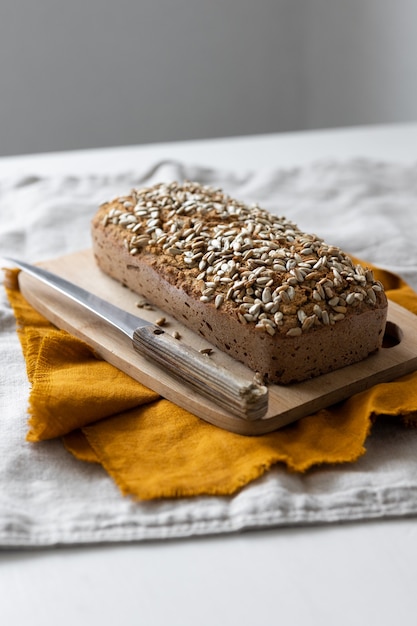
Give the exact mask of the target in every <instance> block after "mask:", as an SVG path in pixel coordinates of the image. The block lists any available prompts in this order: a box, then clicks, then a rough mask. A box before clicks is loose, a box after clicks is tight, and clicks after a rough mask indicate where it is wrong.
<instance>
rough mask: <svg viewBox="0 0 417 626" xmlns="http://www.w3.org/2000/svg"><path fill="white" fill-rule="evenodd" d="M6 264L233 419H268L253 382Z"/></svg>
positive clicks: (157, 330)
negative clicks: (94, 320) (116, 335)
mask: <svg viewBox="0 0 417 626" xmlns="http://www.w3.org/2000/svg"><path fill="white" fill-rule="evenodd" d="M5 260H6V261H7V262H9V263H12V264H14V265H15V266H16V267H17V268H19V269H21V270H23V271H24V272H26V273H27V274H29V275H31V276H33V277H34V278H36V279H38V280H40V281H41V282H43V283H45V284H46V285H48V286H49V287H52V288H53V289H54V290H56V291H57V292H59V293H60V294H61V295H63V296H65V297H66V298H69V299H70V300H72V301H73V302H75V303H77V304H78V305H80V306H81V307H83V308H84V309H85V310H88V311H89V312H90V313H93V314H94V315H96V316H97V317H99V318H100V319H101V320H103V321H104V322H105V323H107V324H109V325H111V326H113V327H114V328H116V329H117V330H118V331H119V332H120V333H122V334H124V335H126V336H127V337H129V339H130V340H131V342H132V347H133V349H134V350H135V351H136V352H138V353H139V354H141V355H142V356H144V357H146V358H148V359H150V360H152V361H154V362H156V363H157V364H159V365H161V366H162V367H163V368H164V369H165V370H166V371H168V372H169V373H170V374H171V375H172V376H173V377H174V378H175V379H176V380H179V381H180V382H185V383H187V385H189V386H190V387H191V388H192V389H193V390H194V391H196V392H197V393H199V394H202V395H203V396H205V397H206V398H209V399H210V400H212V401H214V402H215V403H216V404H219V405H221V406H222V407H224V408H225V409H226V410H228V411H230V412H231V413H232V414H233V415H235V416H237V417H240V418H243V419H247V420H257V419H260V418H262V417H263V416H264V415H265V414H266V411H267V408H268V390H267V388H266V387H265V386H264V385H261V384H259V383H258V382H256V380H255V379H253V380H251V381H248V380H247V379H245V378H242V377H241V376H239V375H237V374H235V373H233V372H230V371H229V370H227V369H226V368H225V367H222V366H219V365H218V364H215V363H213V362H212V361H211V359H210V357H208V356H207V355H204V354H201V353H200V352H198V350H195V349H194V348H192V347H191V346H189V345H186V344H185V343H184V342H182V341H179V340H178V339H175V338H174V337H171V335H169V334H168V333H166V332H165V331H164V330H163V329H162V328H161V327H160V326H157V325H156V324H153V323H152V322H149V321H148V320H144V319H142V318H140V317H137V316H136V315H132V314H131V313H129V312H127V311H124V310H123V309H120V308H119V307H117V306H115V305H113V304H111V303H110V302H107V301H106V300H103V299H102V298H100V297H98V296H96V295H95V294H93V293H91V292H89V291H87V290H85V289H83V288H82V287H79V286H78V285H75V284H74V283H71V282H70V281H68V280H66V279H64V278H62V277H61V276H58V275H57V274H53V273H52V272H49V271H48V270H46V269H43V268H41V267H39V266H36V265H30V264H29V263H26V262H24V261H20V260H18V259H14V258H11V257H7V258H6V259H5Z"/></svg>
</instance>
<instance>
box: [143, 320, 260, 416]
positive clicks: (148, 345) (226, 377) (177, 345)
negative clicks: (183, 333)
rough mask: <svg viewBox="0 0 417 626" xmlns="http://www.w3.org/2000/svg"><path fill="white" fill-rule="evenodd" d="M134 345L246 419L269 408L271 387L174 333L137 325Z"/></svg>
mask: <svg viewBox="0 0 417 626" xmlns="http://www.w3.org/2000/svg"><path fill="white" fill-rule="evenodd" d="M133 347H134V349H135V350H136V351H137V352H138V353H139V354H141V355H143V356H146V357H148V358H150V359H151V360H152V361H155V362H157V363H158V364H159V365H162V366H163V367H164V369H165V370H168V371H169V373H170V374H171V375H172V376H174V377H175V378H176V379H178V380H179V381H180V382H186V383H188V384H189V385H190V386H191V387H192V388H193V389H194V390H195V391H196V392H197V393H200V394H202V395H204V396H205V397H207V398H209V399H210V400H213V401H215V402H216V404H219V405H221V406H223V407H224V408H225V409H227V410H229V411H230V412H231V413H233V414H234V415H237V416H238V417H241V418H244V419H247V420H257V419H260V418H261V417H263V416H264V415H265V413H266V411H267V408H268V390H267V388H266V387H265V386H264V385H260V384H258V383H256V382H255V381H248V380H245V379H244V378H241V377H239V376H237V375H234V374H233V373H231V372H229V371H228V370H226V369H225V368H224V367H222V366H219V365H216V364H215V363H213V361H211V359H210V356H208V355H207V354H202V353H201V352H198V351H197V350H195V349H194V348H192V347H190V346H188V345H185V344H183V343H182V342H181V341H179V340H178V339H175V338H174V337H171V335H169V334H168V333H166V332H165V331H164V330H163V329H162V328H160V327H159V326H152V325H151V326H144V327H142V328H137V329H136V330H135V332H134V334H133Z"/></svg>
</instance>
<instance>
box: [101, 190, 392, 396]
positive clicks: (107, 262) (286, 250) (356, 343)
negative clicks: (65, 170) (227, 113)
mask: <svg viewBox="0 0 417 626" xmlns="http://www.w3.org/2000/svg"><path fill="white" fill-rule="evenodd" d="M92 241H93V250H94V254H95V258H96V261H97V263H98V265H99V267H100V268H101V269H102V270H103V272H105V273H106V274H108V275H110V276H112V277H113V278H115V279H116V280H117V281H119V282H121V283H123V284H124V285H126V286H127V287H129V288H130V289H131V290H133V291H134V292H137V293H139V294H141V295H143V296H144V297H145V298H146V299H147V300H149V301H150V302H152V303H153V304H155V305H156V306H158V307H159V308H161V309H162V310H164V311H165V312H167V313H169V314H171V315H172V316H174V317H175V318H176V319H178V320H179V321H181V322H183V323H184V324H185V325H186V326H187V327H189V328H191V329H192V330H193V331H195V332H196V333H199V334H200V335H202V336H203V337H205V338H206V339H207V341H209V342H210V343H211V344H214V345H215V346H217V347H218V348H219V349H220V350H223V351H224V352H227V353H229V354H230V355H231V356H233V357H234V358H235V359H237V360H239V361H242V362H243V363H245V364H246V365H247V366H248V367H250V368H251V369H253V370H254V371H256V372H259V374H260V375H262V376H263V377H264V379H265V380H266V381H268V382H273V383H281V384H288V383H293V382H300V381H303V380H306V379H308V378H311V377H314V376H318V375H320V374H323V373H326V372H329V371H332V370H335V369H338V368H341V367H344V366H346V365H351V364H353V363H356V362H358V361H361V360H362V359H364V358H366V357H367V356H368V355H369V354H370V353H372V352H374V351H376V350H378V348H379V347H380V346H381V344H382V339H383V334H384V329H385V322H386V314H387V299H386V296H385V294H384V291H383V287H382V285H381V284H380V283H379V282H377V281H375V280H374V277H373V274H372V271H370V270H369V269H365V268H363V267H362V266H359V265H355V264H354V263H353V262H352V260H351V259H350V258H349V257H348V256H347V255H346V254H345V253H344V252H342V251H341V250H340V249H339V248H337V247H336V246H331V245H327V244H326V243H325V242H324V241H323V240H322V239H320V238H319V237H317V236H315V235H311V234H306V233H303V232H302V231H301V230H300V229H299V228H298V227H297V226H296V225H295V224H293V223H291V222H289V221H288V220H286V219H285V218H281V217H276V216H274V215H271V214H270V213H269V212H267V211H265V210H263V209H261V208H260V207H259V206H257V205H253V206H247V205H246V204H244V203H243V202H240V201H236V200H234V199H232V198H230V197H228V196H227V195H226V194H224V193H223V192H222V191H221V190H218V189H212V188H210V187H207V186H202V185H200V184H198V183H192V182H185V183H183V184H180V183H176V182H173V183H170V184H165V183H161V184H157V185H154V186H153V187H150V188H146V189H139V190H137V189H135V190H132V191H131V192H130V193H129V194H127V195H126V196H124V197H119V198H116V199H114V200H112V201H111V202H108V203H105V204H103V205H102V206H101V207H100V208H99V210H98V212H97V213H96V215H95V216H94V218H93V221H92Z"/></svg>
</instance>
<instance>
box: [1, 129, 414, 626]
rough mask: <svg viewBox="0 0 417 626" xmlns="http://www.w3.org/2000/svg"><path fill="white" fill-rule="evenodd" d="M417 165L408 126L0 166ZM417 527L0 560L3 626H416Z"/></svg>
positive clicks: (314, 530) (43, 170) (362, 526)
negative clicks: (359, 160) (365, 160)
mask: <svg viewBox="0 0 417 626" xmlns="http://www.w3.org/2000/svg"><path fill="white" fill-rule="evenodd" d="M351 157H371V158H373V159H380V160H389V161H394V162H400V163H401V162H402V163H417V124H406V125H401V126H391V127H364V128H352V129H343V130H331V131H320V132H309V133H289V134H282V135H280V134H277V135H263V136H259V137H240V138H231V139H216V140H205V141H192V142H181V143H170V144H152V145H147V146H138V147H135V146H132V147H126V148H123V147H121V148H113V149H106V150H103V149H100V150H90V151H77V152H68V153H57V154H45V155H29V156H22V157H10V158H7V157H3V158H1V159H0V176H4V175H8V174H10V175H14V174H19V175H20V174H21V173H31V174H48V173H79V172H89V173H94V172H118V171H126V170H129V169H131V168H132V167H135V168H143V167H147V166H148V165H151V164H152V163H153V162H154V161H156V160H158V159H161V158H166V159H176V160H181V161H183V162H185V163H194V164H199V165H208V166H215V167H223V168H228V169H230V170H235V171H242V170H243V171H246V170H248V169H254V168H267V169H269V168H271V167H280V166H283V167H287V166H289V167H291V166H296V165H304V164H307V163H309V162H312V161H315V160H317V159H335V158H336V159H345V158H351ZM416 580H417V519H402V520H396V521H390V520H384V521H376V522H366V523H363V522H361V523H354V524H341V525H331V526H327V527H326V526H320V527H308V528H296V529H294V528H288V529H285V528H284V529H283V528H280V529H277V530H268V531H261V530H258V531H251V532H246V533H242V534H236V535H228V536H219V537H204V538H195V539H186V540H181V541H165V542H150V543H140V544H129V545H111V546H109V545H105V546H94V547H72V548H62V549H61V548H54V549H46V550H44V549H43V550H30V551H29V550H25V551H17V550H6V551H2V552H0V620H1V623H2V624H7V625H9V624H10V625H15V624H19V625H20V624H24V623H27V624H30V625H31V626H38V625H41V624H42V625H43V626H49V625H52V624H53V625H56V624H60V625H61V626H67V625H70V624H71V626H73V625H74V624H100V626H110V625H114V624H118V623H120V624H123V626H130V625H136V624H143V625H146V626H154V625H155V626H156V625H158V626H159V625H161V626H162V625H175V626H176V625H178V626H188V625H191V624H192V625H193V626H205V625H209V624H210V625H211V624H219V625H222V624H227V625H228V626H234V625H239V626H249V625H250V626H253V625H257V624H262V625H264V626H269V625H272V624H274V625H275V624H285V626H291V625H293V624H294V625H297V626H299V625H301V624H308V625H310V624H311V625H317V626H319V625H320V626H327V625H329V626H330V625H331V626H334V625H337V626H344V625H349V626H351V625H352V624H354V625H355V626H358V625H362V624H369V625H370V624H378V625H379V626H388V625H391V624H398V625H401V626H408V625H409V624H410V625H411V624H412V625H415V624H416V623H417V617H416V600H415V581H416Z"/></svg>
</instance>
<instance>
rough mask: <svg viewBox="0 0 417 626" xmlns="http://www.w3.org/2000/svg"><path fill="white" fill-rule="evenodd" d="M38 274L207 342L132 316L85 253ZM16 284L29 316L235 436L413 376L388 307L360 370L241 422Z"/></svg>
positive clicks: (40, 289)
mask: <svg viewBox="0 0 417 626" xmlns="http://www.w3.org/2000/svg"><path fill="white" fill-rule="evenodd" d="M42 266H43V267H46V268H47V269H49V270H50V271H52V272H55V273H56V274H59V275H61V276H63V277H64V278H66V279H67V280H70V281H72V282H73V283H76V284H78V285H80V286H81V287H84V289H87V290H89V291H91V292H93V293H95V294H96V295H98V296H101V297H102V298H104V299H106V300H108V301H110V302H112V303H113V304H115V305H117V306H119V307H121V308H123V309H125V310H127V311H129V312H130V313H133V314H134V315H138V316H140V317H142V318H145V319H147V320H149V321H152V322H156V320H157V319H158V318H160V317H161V316H164V317H165V318H166V320H167V325H166V326H164V329H165V330H166V332H174V331H175V330H177V331H178V332H179V333H180V334H181V337H182V339H181V340H182V341H185V342H187V343H188V344H189V345H191V346H193V347H194V348H196V349H197V350H200V349H202V348H207V347H210V346H209V344H208V343H207V341H205V340H204V339H203V338H201V337H199V336H197V335H196V334H194V333H193V332H191V331H189V330H188V329H187V328H186V327H184V326H183V325H182V324H181V323H180V322H177V321H176V320H175V319H174V318H172V317H170V316H168V315H166V314H165V313H163V312H162V311H161V310H158V309H156V308H154V309H152V310H150V309H147V308H143V307H141V308H138V305H140V304H141V303H142V304H143V300H142V299H141V298H140V296H138V295H136V294H134V293H132V292H131V291H130V290H128V289H126V288H125V287H123V286H122V285H120V284H119V283H117V282H116V281H114V280H113V279H112V278H109V277H108V276H106V275H104V274H103V273H102V272H101V271H100V270H99V269H98V267H97V265H96V263H95V261H94V257H93V254H92V251H91V250H86V251H82V252H77V253H75V254H72V255H69V256H65V257H60V258H57V259H53V260H51V261H48V262H44V263H42ZM19 283H20V289H21V292H22V294H23V296H24V297H25V299H26V300H27V301H28V302H29V303H30V304H31V305H32V306H33V307H34V308H35V309H37V310H38V311H39V312H40V313H42V314H43V315H44V316H45V317H46V318H47V319H49V320H50V321H51V322H52V323H53V324H55V325H56V326H57V327H58V328H62V329H64V330H67V331H68V332H70V333H71V334H72V335H74V336H76V337H78V338H79V339H82V340H83V341H85V342H86V343H87V344H89V345H90V346H91V347H92V348H94V350H95V351H96V352H97V353H98V354H99V355H100V356H101V357H102V358H103V359H105V360H106V361H108V362H109V363H111V364H113V365H115V366H116V367H117V368H119V369H120V370H122V371H123V372H125V373H126V374H129V375H130V376H131V377H132V378H134V379H135V380H138V381H139V382H141V383H143V384H144V385H146V386H147V387H149V388H151V389H153V390H155V391H156V392H158V393H159V394H161V396H163V397H165V398H167V399H168V400H171V401H172V402H174V403H175V404H177V405H179V406H182V407H183V408H185V409H187V410H189V411H190V412H192V413H194V414H195V415H197V416H198V417H201V418H202V419H204V420H206V421H208V422H210V423H212V424H215V425H216V426H219V427H221V428H224V429H226V430H230V431H232V432H236V433H239V434H242V435H260V434H264V433H267V432H271V431H274V430H276V429H278V428H281V427H282V426H285V425H286V424H289V423H290V422H293V421H295V420H297V419H300V418H302V417H305V416H306V415H310V414H312V413H314V412H315V411H318V410H319V409H321V408H325V407H328V406H331V405H332V404H335V403H336V402H339V401H341V400H344V399H346V398H348V397H350V396H352V395H354V394H356V393H359V392H360V391H364V390H365V389H369V388H370V387H372V386H373V385H375V384H377V383H381V382H388V381H390V380H393V379H395V378H398V377H400V376H403V375H405V374H408V373H410V372H412V371H415V370H417V317H416V316H415V315H413V314H412V313H410V312H409V311H407V310H406V309H404V308H402V307H400V306H398V305H397V304H395V303H392V302H390V303H389V310H388V320H389V321H388V323H387V331H386V335H385V341H384V345H385V346H386V347H383V348H381V350H379V352H378V353H376V354H374V355H372V356H370V357H368V358H367V359H365V360H364V361H362V362H361V363H358V364H355V365H351V366H349V367H345V368H343V369H341V370H338V371H335V372H331V373H330V374H325V375H323V376H319V377H317V378H314V379H312V380H309V381H306V382H303V383H298V384H295V385H290V386H281V385H271V386H269V387H268V389H269V405H268V411H267V413H266V415H265V416H264V417H263V418H262V419H259V420H256V421H248V420H245V419H242V418H239V417H236V416H234V415H232V414H231V413H229V412H227V411H225V410H224V409H222V407H221V406H218V405H216V404H215V403H214V402H212V401H210V400H208V399H206V398H204V397H202V396H198V395H197V394H196V393H195V392H194V391H193V390H191V389H190V388H189V387H188V386H187V385H186V384H182V383H180V382H178V381H177V380H175V379H174V378H173V377H171V376H170V375H169V374H167V373H166V372H165V371H164V370H163V369H162V368H161V367H160V366H158V365H154V364H153V363H152V362H150V361H148V360H146V359H145V358H143V357H141V356H140V355H138V354H137V353H136V352H135V351H134V350H133V348H132V347H131V344H130V341H129V339H128V338H127V337H124V336H122V335H121V334H120V333H118V332H117V331H115V330H113V329H112V328H110V327H109V326H108V325H106V324H105V323H104V322H102V321H101V320H99V319H97V318H95V317H93V316H92V315H91V314H89V313H86V312H85V311H84V310H82V309H81V307H79V306H78V305H76V304H73V303H72V302H71V301H69V300H67V299H65V298H64V297H63V296H61V295H59V294H57V293H56V292H55V291H54V290H53V289H51V288H50V287H47V286H46V285H43V284H42V283H41V282H39V281H38V280H36V279H35V278H33V277H31V276H29V275H28V274H25V273H24V272H21V273H20V275H19ZM209 358H211V359H213V360H214V362H215V363H218V364H219V365H222V366H223V367H226V368H228V369H230V370H234V371H235V372H236V373H239V374H240V375H241V376H247V377H248V380H251V379H252V378H253V372H251V371H250V370H249V369H248V368H247V367H246V366H244V365H242V364H241V363H238V362H237V361H235V360H234V359H233V358H231V357H230V356H228V355H227V354H224V353H222V352H220V351H219V350H218V349H217V348H214V347H213V353H212V354H211V356H210V357H209Z"/></svg>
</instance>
